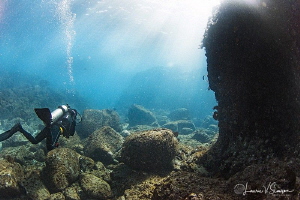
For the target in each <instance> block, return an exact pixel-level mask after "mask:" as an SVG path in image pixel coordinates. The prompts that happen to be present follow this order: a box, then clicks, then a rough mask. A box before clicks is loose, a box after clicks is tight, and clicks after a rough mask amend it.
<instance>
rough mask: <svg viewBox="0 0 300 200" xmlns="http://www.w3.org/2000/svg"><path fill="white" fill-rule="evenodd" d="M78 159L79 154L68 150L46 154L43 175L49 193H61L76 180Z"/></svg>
mask: <svg viewBox="0 0 300 200" xmlns="http://www.w3.org/2000/svg"><path fill="white" fill-rule="evenodd" d="M79 157H80V154H78V153H76V152H75V151H73V150H71V149H68V148H57V149H53V150H52V151H50V152H49V153H48V154H47V158H46V167H45V168H44V170H43V174H44V175H45V176H44V178H45V179H46V181H45V183H46V184H47V186H48V188H49V189H50V191H56V192H59V191H62V190H63V189H65V188H66V187H68V186H69V185H71V184H72V183H74V182H75V181H76V180H77V178H78V176H79V172H80V165H79Z"/></svg>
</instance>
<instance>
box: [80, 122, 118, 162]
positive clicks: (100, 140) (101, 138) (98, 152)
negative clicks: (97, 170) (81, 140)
mask: <svg viewBox="0 0 300 200" xmlns="http://www.w3.org/2000/svg"><path fill="white" fill-rule="evenodd" d="M122 143H123V137H122V136H121V135H120V134H119V133H117V132H116V131H115V130H114V129H112V128H111V127H109V126H104V127H102V128H101V129H98V130H96V131H95V132H93V134H91V135H90V136H89V138H88V140H87V144H86V145H85V147H84V153H85V155H86V156H88V157H91V158H92V159H94V160H96V161H101V162H103V163H104V164H112V163H114V162H115V161H114V154H115V153H116V152H117V151H118V150H119V149H121V147H122Z"/></svg>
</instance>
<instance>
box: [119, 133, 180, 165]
mask: <svg viewBox="0 0 300 200" xmlns="http://www.w3.org/2000/svg"><path fill="white" fill-rule="evenodd" d="M177 146H178V141H177V139H176V138H175V137H174V134H173V132H172V131H171V130H169V129H155V130H150V131H144V132H141V133H134V134H132V135H130V136H128V137H127V138H126V140H125V142H124V144H123V148H122V151H121V158H120V160H121V161H122V162H124V163H125V164H126V165H128V166H130V167H131V168H133V169H139V170H145V171H159V170H163V169H170V168H171V166H172V160H173V159H174V157H175V154H176V151H177Z"/></svg>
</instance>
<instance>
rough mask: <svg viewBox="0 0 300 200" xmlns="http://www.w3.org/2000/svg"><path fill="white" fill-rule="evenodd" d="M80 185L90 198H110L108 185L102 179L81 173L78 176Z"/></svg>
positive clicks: (104, 199)
mask: <svg viewBox="0 0 300 200" xmlns="http://www.w3.org/2000/svg"><path fill="white" fill-rule="evenodd" d="M80 185H81V188H82V189H83V191H84V192H85V193H86V195H87V196H88V197H90V198H95V199H99V200H102V199H103V200H106V199H108V198H109V197H111V196H112V191H111V188H110V185H109V184H108V183H107V182H106V181H104V180H103V179H102V178H99V177H97V176H94V175H92V174H87V173H82V174H81V175H80Z"/></svg>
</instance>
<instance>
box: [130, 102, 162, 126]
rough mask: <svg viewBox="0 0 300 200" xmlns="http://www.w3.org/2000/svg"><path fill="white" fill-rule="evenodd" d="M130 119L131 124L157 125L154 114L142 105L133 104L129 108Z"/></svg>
mask: <svg viewBox="0 0 300 200" xmlns="http://www.w3.org/2000/svg"><path fill="white" fill-rule="evenodd" d="M128 121H129V125H130V126H136V125H149V126H157V125H158V124H157V120H156V118H155V116H154V114H153V113H152V112H151V111H149V110H147V109H146V108H144V107H143V106H141V105H136V104H134V105H132V106H131V107H130V108H129V110H128Z"/></svg>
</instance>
